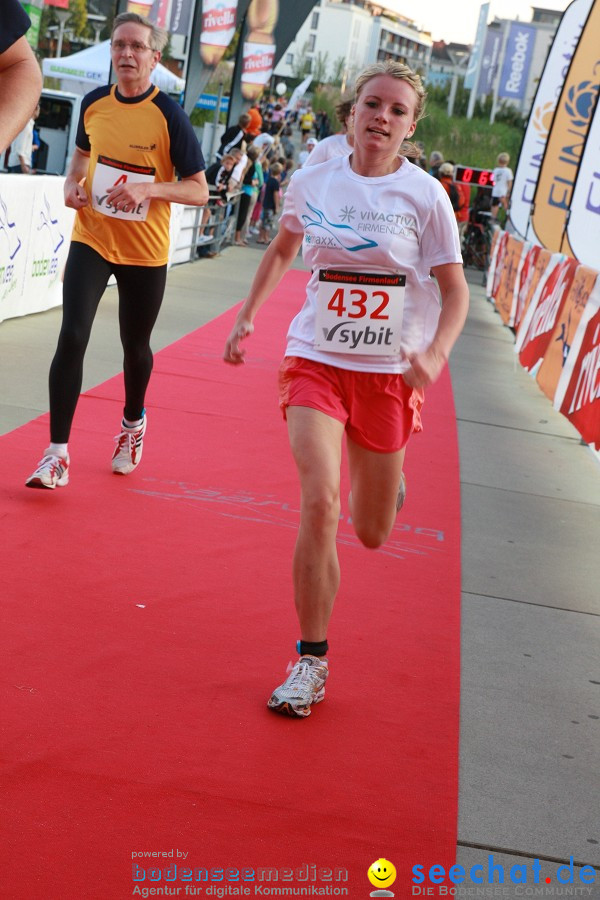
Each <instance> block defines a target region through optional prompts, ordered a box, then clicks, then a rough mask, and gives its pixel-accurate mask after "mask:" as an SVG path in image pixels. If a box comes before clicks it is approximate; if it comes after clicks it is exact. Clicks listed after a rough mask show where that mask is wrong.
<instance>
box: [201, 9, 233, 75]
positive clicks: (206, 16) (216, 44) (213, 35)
mask: <svg viewBox="0 0 600 900" xmlns="http://www.w3.org/2000/svg"><path fill="white" fill-rule="evenodd" d="M237 5H238V4H237V0H203V2H202V31H201V32H200V56H201V58H202V62H203V63H204V64H205V65H207V66H212V67H214V66H217V65H218V64H219V63H220V61H221V59H222V58H223V54H224V53H225V51H226V50H227V48H228V47H229V45H230V43H231V41H232V39H233V35H234V34H235V29H236V25H237Z"/></svg>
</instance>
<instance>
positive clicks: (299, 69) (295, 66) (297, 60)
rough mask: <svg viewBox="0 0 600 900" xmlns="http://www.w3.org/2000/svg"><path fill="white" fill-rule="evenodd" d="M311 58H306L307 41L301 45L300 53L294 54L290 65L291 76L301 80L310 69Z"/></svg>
mask: <svg viewBox="0 0 600 900" xmlns="http://www.w3.org/2000/svg"><path fill="white" fill-rule="evenodd" d="M310 64H311V60H310V59H309V58H308V41H306V42H305V43H304V44H303V45H302V49H301V50H300V53H297V54H294V61H293V63H292V65H291V69H292V76H293V77H294V78H297V79H298V81H302V79H303V78H305V77H306V76H307V75H308V73H309V72H310V71H311V66H310Z"/></svg>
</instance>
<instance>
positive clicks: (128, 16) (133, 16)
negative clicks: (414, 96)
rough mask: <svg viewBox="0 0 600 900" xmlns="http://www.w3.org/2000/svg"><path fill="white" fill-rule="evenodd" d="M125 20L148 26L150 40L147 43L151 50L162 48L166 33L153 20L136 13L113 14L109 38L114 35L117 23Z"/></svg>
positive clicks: (167, 37)
mask: <svg viewBox="0 0 600 900" xmlns="http://www.w3.org/2000/svg"><path fill="white" fill-rule="evenodd" d="M126 22H134V23H135V24H136V25H143V26H144V27H145V28H149V29H150V40H149V42H148V43H149V45H150V47H151V48H152V50H158V51H160V52H162V51H163V50H164V48H165V47H166V45H167V41H168V40H169V35H168V33H167V32H166V31H165V30H164V28H159V27H158V25H155V24H154V22H151V21H150V20H149V19H146V17H145V16H140V15H138V14H137V13H132V12H124V13H119V15H118V16H115V20H114V22H113V27H112V32H111V38H112V37H113V36H114V33H115V31H116V29H117V28H118V27H119V25H125V23H126Z"/></svg>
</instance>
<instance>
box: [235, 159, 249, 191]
mask: <svg viewBox="0 0 600 900" xmlns="http://www.w3.org/2000/svg"><path fill="white" fill-rule="evenodd" d="M247 165H248V157H247V156H246V154H245V153H244V154H243V155H242V156H241V157H240V159H239V162H237V163H236V164H235V166H234V167H233V169H232V170H231V180H232V181H235V183H236V184H237V185H238V187H241V184H242V179H243V177H244V170H245V168H246V166H247ZM237 189H238V188H236V190H237Z"/></svg>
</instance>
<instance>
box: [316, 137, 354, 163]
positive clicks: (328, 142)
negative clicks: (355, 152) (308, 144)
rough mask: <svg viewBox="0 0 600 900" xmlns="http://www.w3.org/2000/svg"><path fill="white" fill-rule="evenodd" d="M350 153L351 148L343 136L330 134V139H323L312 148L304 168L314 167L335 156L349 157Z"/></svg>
mask: <svg viewBox="0 0 600 900" xmlns="http://www.w3.org/2000/svg"><path fill="white" fill-rule="evenodd" d="M351 153H352V147H351V146H350V144H349V143H348V139H347V137H346V135H345V134H332V135H331V137H328V138H323V140H322V141H319V143H318V144H317V146H316V147H315V148H314V150H313V151H312V153H311V154H310V156H309V157H308V159H307V160H306V162H305V163H304V165H305V166H316V165H318V163H322V162H325V161H326V160H328V159H333V158H334V157H336V156H349V155H350V154H351Z"/></svg>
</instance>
